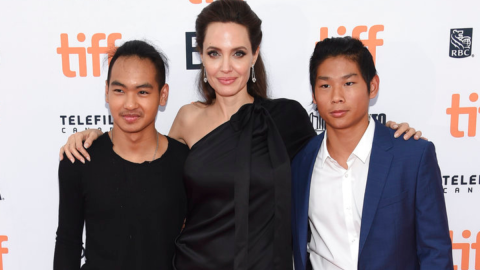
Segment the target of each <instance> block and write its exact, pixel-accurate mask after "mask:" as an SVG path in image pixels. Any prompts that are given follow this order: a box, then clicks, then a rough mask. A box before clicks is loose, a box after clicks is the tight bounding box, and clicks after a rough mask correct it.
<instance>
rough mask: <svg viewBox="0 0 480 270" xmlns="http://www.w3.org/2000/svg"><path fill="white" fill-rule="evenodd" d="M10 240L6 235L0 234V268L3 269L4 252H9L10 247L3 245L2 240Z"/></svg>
mask: <svg viewBox="0 0 480 270" xmlns="http://www.w3.org/2000/svg"><path fill="white" fill-rule="evenodd" d="M6 241H8V237H7V236H6V235H0V270H3V254H8V248H6V247H2V242H6Z"/></svg>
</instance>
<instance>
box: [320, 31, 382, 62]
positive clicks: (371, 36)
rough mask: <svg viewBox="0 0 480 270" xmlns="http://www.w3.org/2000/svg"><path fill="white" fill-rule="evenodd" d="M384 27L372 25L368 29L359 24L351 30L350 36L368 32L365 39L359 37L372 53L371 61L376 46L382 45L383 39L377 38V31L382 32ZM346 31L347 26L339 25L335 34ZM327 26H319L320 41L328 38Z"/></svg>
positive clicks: (374, 57) (343, 33)
mask: <svg viewBox="0 0 480 270" xmlns="http://www.w3.org/2000/svg"><path fill="white" fill-rule="evenodd" d="M383 29H384V27H383V25H374V26H372V27H370V30H369V29H368V27H367V26H365V25H360V26H356V27H355V28H353V30H352V37H353V38H357V39H360V34H361V33H365V32H368V38H367V39H360V40H361V41H362V43H363V45H365V46H366V47H367V48H368V50H369V51H370V53H371V54H372V57H373V61H374V62H376V56H377V46H382V45H383V39H377V33H378V32H382V31H383ZM345 33H347V28H346V27H345V26H340V27H338V28H337V34H339V35H340V36H343V35H345ZM328 37H329V35H328V28H327V27H322V28H320V41H322V40H324V39H326V38H328Z"/></svg>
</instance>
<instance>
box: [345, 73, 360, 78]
mask: <svg viewBox="0 0 480 270" xmlns="http://www.w3.org/2000/svg"><path fill="white" fill-rule="evenodd" d="M353 76H358V74H357V73H350V74H347V75H345V76H342V78H343V79H348V78H350V77H353Z"/></svg>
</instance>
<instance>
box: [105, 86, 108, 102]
mask: <svg viewBox="0 0 480 270" xmlns="http://www.w3.org/2000/svg"><path fill="white" fill-rule="evenodd" d="M105 102H106V103H108V82H107V81H105Z"/></svg>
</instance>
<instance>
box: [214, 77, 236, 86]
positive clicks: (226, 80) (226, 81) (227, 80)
mask: <svg viewBox="0 0 480 270" xmlns="http://www.w3.org/2000/svg"><path fill="white" fill-rule="evenodd" d="M236 79H237V78H232V77H229V78H217V80H218V81H219V82H220V83H221V84H224V85H229V84H232V83H233V82H235V80H236Z"/></svg>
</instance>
